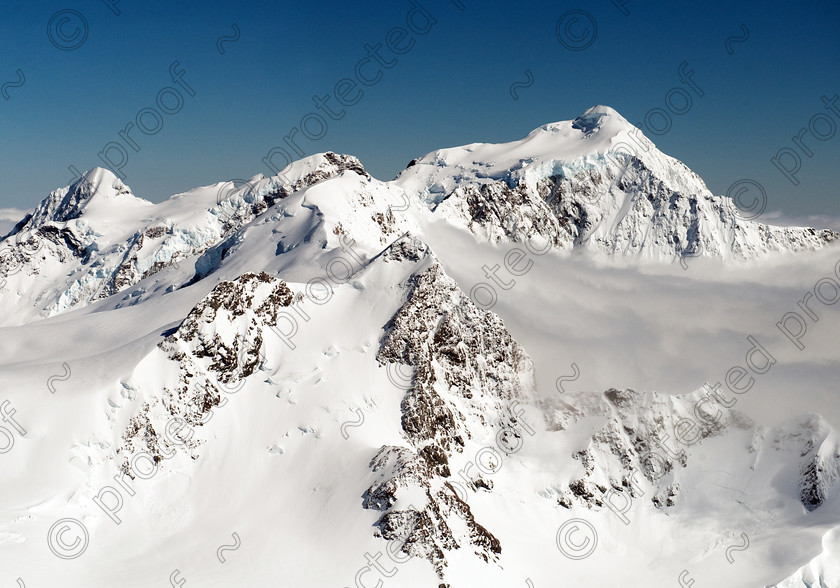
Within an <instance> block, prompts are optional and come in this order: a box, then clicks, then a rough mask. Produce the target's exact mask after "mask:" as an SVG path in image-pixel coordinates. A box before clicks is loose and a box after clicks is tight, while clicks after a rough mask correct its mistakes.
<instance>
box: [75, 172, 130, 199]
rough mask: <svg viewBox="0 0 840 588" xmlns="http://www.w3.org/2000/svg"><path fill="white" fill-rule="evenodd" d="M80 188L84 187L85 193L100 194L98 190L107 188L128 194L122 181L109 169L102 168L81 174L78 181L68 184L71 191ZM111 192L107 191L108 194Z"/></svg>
mask: <svg viewBox="0 0 840 588" xmlns="http://www.w3.org/2000/svg"><path fill="white" fill-rule="evenodd" d="M82 186H86V187H87V188H86V192H88V193H89V194H95V193H97V192H100V188H109V189H113V190H115V191H116V192H117V193H119V192H128V191H129V190H128V188H127V187H126V186H125V184H123V183H122V181H121V180H120V179H119V178H118V177H117V176H116V175H115V174H114V172H112V171H111V170H109V169H105V168H104V167H94V168H91V169H89V170H87V171H86V172H85V173H83V174H82V175H81V176H80V177H79V179H78V180H76V181H75V182H73V183H72V184H70V188H71V191H74V190H78V189H79V188H81V187H82ZM110 191H111V190H108V192H110Z"/></svg>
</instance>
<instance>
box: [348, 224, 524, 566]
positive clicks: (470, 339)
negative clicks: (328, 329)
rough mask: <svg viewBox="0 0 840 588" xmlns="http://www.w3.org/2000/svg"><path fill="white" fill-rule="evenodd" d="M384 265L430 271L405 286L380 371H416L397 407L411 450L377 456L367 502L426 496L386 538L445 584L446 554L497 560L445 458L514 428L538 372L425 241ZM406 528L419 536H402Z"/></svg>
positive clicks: (497, 548)
mask: <svg viewBox="0 0 840 588" xmlns="http://www.w3.org/2000/svg"><path fill="white" fill-rule="evenodd" d="M380 258H381V259H382V260H383V261H384V262H385V263H393V262H409V263H410V262H415V263H416V262H418V261H420V262H426V263H425V265H427V267H426V268H425V269H422V270H420V271H417V272H416V273H414V274H413V275H412V276H411V278H410V279H409V280H408V283H407V287H408V296H407V300H406V302H405V303H404V304H403V306H402V307H401V308H400V309H399V311H398V312H397V313H396V314H395V315H394V317H393V318H392V319H391V320H390V321H389V323H388V324H387V325H386V326H385V331H386V335H385V337H384V338H383V340H382V344H381V347H380V350H379V353H378V355H377V358H378V360H379V361H380V362H381V363H383V364H384V363H389V362H398V363H403V364H406V365H408V366H410V367H412V368H413V369H414V375H413V378H412V381H411V385H410V387H409V389H408V390H407V391H406V394H405V397H404V398H403V401H402V404H401V409H402V429H403V432H404V434H405V437H406V439H407V441H408V443H409V444H410V445H411V447H412V449H406V448H393V447H383V448H382V449H381V450H380V452H379V453H378V454H377V456H376V457H375V458H374V460H373V461H372V462H371V468H372V469H373V471H374V472H375V473H379V480H378V482H377V483H376V484H374V485H373V486H371V488H369V489H368V491H367V492H366V493H365V502H364V506H365V508H373V509H376V510H386V511H387V509H389V508H390V507H391V506H392V505H393V504H394V502H395V496H396V494H397V492H398V490H399V489H400V488H410V487H419V488H421V489H423V491H424V492H425V494H426V497H427V505H426V507H425V508H424V509H423V510H422V511H421V512H419V513H416V512H415V513H412V512H407V511H404V510H403V511H387V512H386V513H385V514H384V515H383V516H382V517H381V518H380V519H379V522H378V526H379V528H380V530H381V532H382V535H383V536H384V537H386V538H388V537H391V536H394V537H396V536H399V535H400V534H402V535H403V536H404V535H406V534H407V535H409V537H410V538H409V540H408V541H407V543H406V547H405V551H406V553H412V554H414V555H417V554H420V555H423V556H424V557H426V558H428V559H430V560H431V561H432V562H433V563H434V565H435V568H436V570H437V572H438V574H439V575H440V577H441V578H443V576H444V569H445V567H446V560H445V556H444V551H445V550H449V549H454V548H458V547H462V546H466V545H471V546H472V548H473V549H474V551H475V553H476V554H477V555H478V556H479V557H481V558H482V559H484V560H485V561H496V560H497V558H498V555H499V553H500V552H501V545H500V544H499V542H498V540H496V538H495V537H493V535H492V534H491V533H490V532H489V531H488V530H487V529H485V528H484V527H482V526H481V525H479V524H478V523H477V522H476V521H475V520H474V518H473V516H472V513H471V512H470V510H469V506H468V505H467V504H466V503H464V502H463V501H461V500H460V499H459V498H458V496H457V494H456V493H455V491H454V490H453V488H452V486H451V485H450V484H448V483H446V482H445V480H446V479H447V478H449V477H450V475H451V472H450V469H449V458H450V457H451V456H452V455H453V454H455V453H459V452H461V451H462V450H463V447H464V445H465V442H466V440H467V439H470V438H471V437H472V436H473V435H475V434H483V435H486V434H488V433H490V432H491V431H492V430H493V427H494V426H495V424H496V423H495V422H494V421H495V420H500V421H507V422H511V421H515V420H516V415H515V414H514V410H513V409H514V405H513V403H514V401H515V400H517V399H522V398H523V394H524V387H525V383H527V382H529V381H531V378H532V374H531V371H532V369H533V368H532V365H531V361H530V359H529V358H528V357H527V355H526V354H525V352H524V350H523V349H522V348H521V347H520V346H519V344H518V343H516V341H514V339H513V338H512V337H511V336H510V334H509V333H508V332H507V330H506V329H505V327H504V324H503V323H502V321H501V320H500V319H499V318H498V317H497V316H496V315H494V314H492V313H490V312H487V311H484V310H481V309H479V308H477V307H476V306H475V305H474V304H473V303H472V301H470V300H469V298H468V297H467V296H466V295H465V294H464V293H463V292H462V291H461V290H460V289H459V288H458V286H457V284H455V282H454V281H453V280H452V279H451V278H449V277H448V276H447V275H446V274H445V272H444V271H443V268H442V267H441V265H440V263H439V262H438V261H437V260H436V259H435V258H434V257H433V256H432V255H431V253H429V251H428V248H426V247H425V245H423V244H422V242H420V241H418V240H417V239H415V238H413V237H412V236H411V235H407V236H405V237H403V238H401V239H399V240H398V241H397V242H395V243H394V244H393V245H392V246H391V247H389V248H388V249H387V250H386V251H385V252H383V254H381V256H380ZM420 265H423V264H422V263H421V264H420ZM409 524H410V525H411V526H412V528H413V530H412V531H411V532H410V533H406V532H405V531H406V529H405V526H406V525H409ZM465 526H466V528H464V527H465ZM456 530H460V532H457V531H456Z"/></svg>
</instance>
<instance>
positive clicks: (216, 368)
mask: <svg viewBox="0 0 840 588" xmlns="http://www.w3.org/2000/svg"><path fill="white" fill-rule="evenodd" d="M294 301H295V296H294V295H293V293H292V291H291V290H289V288H288V286H287V285H286V283H285V282H283V281H282V280H278V279H276V278H272V277H271V276H269V275H268V274H266V273H264V272H263V273H260V274H253V273H246V274H243V275H242V276H240V277H239V278H238V279H237V280H235V281H231V282H221V283H220V284H218V285H217V286H216V287H215V288H214V289H213V290H212V291H211V292H210V293H209V294H208V295H207V296H206V297H205V298H204V299H203V300H202V301H201V302H199V303H198V304H197V305H196V306H195V307H194V308H193V309H192V310H191V311H190V313H189V315H188V316H187V317H186V319H184V321H183V322H182V323H181V325H180V326H179V327H178V329H177V330H176V331H175V332H174V333H172V334H171V335H169V336H167V337H166V338H165V339H164V340H163V341H161V343H160V345H159V348H160V350H161V351H163V352H164V353H165V354H166V356H167V357H168V358H169V359H170V360H172V361H173V362H176V364H177V372H178V382H177V385H176V386H175V387H173V388H169V387H166V388H164V390H163V391H162V392H161V393H160V394H159V395H154V396H153V397H152V398H151V400H150V401H149V402H147V403H146V404H145V405H144V407H143V409H142V411H141V412H140V413H139V414H138V415H136V416H135V417H133V418H132V420H131V423H130V424H129V426H128V427H127V428H126V430H125V432H124V433H123V444H122V446H121V447H120V448H119V450H118V452H117V453H118V454H119V455H123V456H130V455H132V454H134V453H136V452H137V451H146V452H148V453H150V454H151V455H152V456H153V457H154V458H155V460H156V461H157V460H159V459H162V456H163V454H164V453H167V454H169V453H171V451H172V450H173V447H174V445H173V443H172V441H171V440H169V439H168V438H167V437H166V436H165V435H163V434H162V432H163V430H164V428H165V427H166V426H167V423H169V422H170V421H171V420H172V419H173V418H175V419H178V420H179V421H180V422H183V423H186V424H187V425H190V426H201V425H203V424H204V423H206V422H207V421H208V420H209V418H210V416H211V415H210V413H211V411H212V410H213V408H214V407H215V406H218V405H219V404H220V403H221V402H224V401H223V400H222V396H223V395H224V394H228V393H235V392H236V391H238V389H239V388H241V387H242V385H244V381H245V378H247V377H248V376H250V375H251V374H253V373H254V372H255V371H256V370H257V368H258V366H259V365H260V363H261V361H262V360H263V354H264V348H263V330H264V329H266V328H267V327H269V326H270V325H274V324H275V323H276V322H277V314H278V312H280V310H281V309H283V308H287V307H289V306H290V305H292V304H293V303H294ZM195 443H196V441H195V440H194V441H193V444H192V445H191V448H193V449H194V448H195V447H196V445H195ZM126 459H127V458H126ZM122 468H123V471H124V472H125V473H126V474H129V475H130V472H129V470H128V463H127V461H124V463H123V464H122Z"/></svg>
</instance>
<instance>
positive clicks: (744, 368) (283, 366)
mask: <svg viewBox="0 0 840 588" xmlns="http://www.w3.org/2000/svg"><path fill="white" fill-rule="evenodd" d="M748 216H749V215H746V214H743V213H741V212H740V211H739V210H738V208H737V207H736V206H735V205H734V204H733V202H732V201H731V200H729V199H728V198H726V197H723V196H716V195H713V194H712V193H711V192H710V191H709V190H708V189H707V187H706V186H705V184H704V183H703V181H702V180H701V179H700V178H699V177H698V176H697V175H696V174H694V173H693V172H692V171H691V170H690V169H688V168H687V167H686V166H685V165H684V164H682V163H681V162H679V161H678V160H676V159H673V158H672V157H669V156H667V155H665V154H663V153H661V152H659V151H658V150H657V149H656V147H655V145H654V144H653V143H652V142H651V141H650V140H648V139H647V138H646V137H644V136H643V135H642V134H641V133H640V132H639V131H638V129H635V127H633V126H632V125H630V124H629V123H628V122H627V121H626V120H625V119H624V118H623V117H621V115H620V114H618V113H617V112H615V111H614V110H613V109H611V108H609V107H606V106H596V107H593V108H591V109H589V110H587V111H586V112H584V113H583V114H582V115H580V116H579V117H577V118H575V119H573V120H570V121H563V122H557V123H551V124H548V125H545V126H543V127H540V128H538V129H536V130H534V131H533V132H531V133H530V134H528V135H527V136H526V137H525V138H524V139H522V140H520V141H514V142H511V143H506V144H499V145H491V144H471V145H466V146H462V147H454V148H449V149H440V150H438V151H435V152H433V153H430V154H428V155H426V156H424V157H420V158H418V159H416V160H414V161H413V162H412V163H411V164H410V165H409V167H408V168H406V169H405V170H404V171H403V172H402V173H401V174H400V175H399V176H398V177H397V178H396V179H395V180H393V181H390V182H383V181H380V180H377V179H376V178H373V177H371V176H370V175H369V174H368V173H367V172H366V171H365V169H364V167H363V165H362V163H361V162H360V161H359V160H358V159H356V158H355V157H352V156H348V155H338V154H335V153H332V152H327V153H322V154H318V155H314V156H311V157H307V158H305V159H303V160H300V161H297V162H295V163H293V164H291V165H290V166H289V167H288V168H287V169H286V170H284V172H283V174H282V175H278V176H275V177H272V178H265V177H263V176H255V177H254V178H253V179H252V180H251V181H250V182H248V183H247V184H245V185H243V186H238V185H236V184H234V183H232V182H219V183H215V184H212V185H208V186H204V187H199V188H196V189H194V190H191V191H189V192H186V193H183V194H177V195H174V196H172V197H171V198H170V199H169V200H167V201H165V202H162V203H159V204H153V203H151V202H148V201H146V200H144V199H142V198H140V197H138V196H136V195H134V194H133V193H132V192H131V190H130V188H129V187H128V186H126V185H125V184H123V183H122V182H121V181H120V180H119V179H118V178H117V177H116V176H114V175H113V174H112V173H111V172H110V171H108V170H104V169H101V168H96V169H93V170H90V171H88V172H87V173H85V174H84V175H83V176H82V178H81V179H80V180H79V181H77V182H76V183H74V184H73V185H71V186H67V187H64V188H61V189H57V190H55V191H53V192H52V193H51V194H49V195H48V196H47V197H46V198H44V200H42V201H41V202H40V204H39V205H38V206H37V207H36V208H35V209H34V210H33V211H32V212H31V213H29V214H26V215H25V216H23V217H22V218H21V219H19V222H17V224H16V225H15V227H14V229H12V231H11V232H10V233H9V234H8V235H7V236H6V237H5V238H4V239H3V240H2V242H0V305H2V313H0V333H2V335H3V337H2V338H0V350H2V353H0V357H2V360H0V362H2V365H0V378H2V392H0V420H2V422H0V460H2V462H3V466H4V467H3V468H2V473H0V476H2V492H0V561H1V562H2V565H0V583H2V584H3V585H10V586H13V585H16V584H17V585H19V586H24V585H25V586H55V585H61V586H66V587H68V588H72V587H77V586H78V587H83V586H84V587H86V588H87V587H90V586H102V587H106V586H125V587H128V588H130V587H140V586H144V587H145V586H153V585H158V586H167V585H168V586H208V587H213V586H219V587H222V586H224V587H228V586H254V587H263V586H265V587H276V586H284V587H285V586H288V587H293V588H297V587H301V586H312V587H321V586H323V587H357V588H364V587H368V588H370V587H373V586H376V587H377V588H382V587H390V586H395V587H396V586H400V587H427V586H433V587H440V586H448V587H450V588H459V587H465V588H466V587H473V586H499V587H503V586H504V587H509V586H522V587H526V586H531V587H533V588H540V587H545V586H558V585H560V586H562V585H570V586H580V585H586V586H611V585H622V586H639V587H642V586H644V587H649V586H691V585H695V586H697V587H702V586H728V587H744V588H747V587H750V588H760V587H766V586H779V587H785V588H788V587H810V586H824V587H831V586H840V535H838V532H840V435H838V429H837V425H838V423H840V403H838V402H837V398H838V396H837V395H838V389H837V386H838V381H840V347H838V345H837V334H836V333H837V328H838V320H840V318H838V316H837V308H838V306H837V305H836V302H837V301H838V300H840V247H838V245H837V243H838V234H837V233H835V232H833V231H831V230H827V229H814V228H807V227H782V226H772V225H767V224H764V223H762V222H760V221H759V220H756V219H752V218H747V217H748Z"/></svg>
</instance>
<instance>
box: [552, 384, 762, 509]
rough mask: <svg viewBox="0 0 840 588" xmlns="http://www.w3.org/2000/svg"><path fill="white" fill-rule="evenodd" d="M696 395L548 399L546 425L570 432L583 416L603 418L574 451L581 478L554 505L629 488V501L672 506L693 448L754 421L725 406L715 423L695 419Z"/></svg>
mask: <svg viewBox="0 0 840 588" xmlns="http://www.w3.org/2000/svg"><path fill="white" fill-rule="evenodd" d="M699 398H701V394H699V393H695V394H691V395H687V396H682V397H677V396H662V395H659V394H656V393H647V394H644V393H640V392H636V391H634V390H630V389H626V390H617V389H610V390H607V391H605V392H604V393H603V394H602V395H597V396H592V395H583V394H572V395H569V397H568V398H566V397H564V399H561V400H559V401H556V402H554V403H551V404H548V403H545V404H544V408H545V409H546V415H547V417H546V418H547V425H548V427H549V428H550V429H553V430H558V431H560V430H564V429H567V428H569V427H571V426H573V425H574V423H576V422H578V421H580V420H582V419H584V418H586V417H593V416H598V417H602V418H603V419H605V421H606V422H605V423H604V425H602V426H601V427H600V428H599V429H597V430H596V431H595V433H594V434H593V435H592V436H591V438H590V439H589V442H588V444H587V446H586V447H585V448H584V449H581V450H578V451H576V452H575V453H573V454H572V455H571V457H572V458H573V459H575V460H577V461H579V462H580V463H581V465H582V466H583V469H584V475H583V476H582V477H580V478H577V479H574V480H572V481H571V482H570V483H568V484H567V485H566V489H565V490H562V491H559V492H558V493H557V498H556V500H557V503H558V504H560V505H561V506H563V507H566V508H572V507H573V506H574V505H575V504H581V505H583V506H586V507H587V508H593V507H602V506H604V501H605V495H606V494H607V493H609V492H619V493H621V492H626V493H627V494H628V495H629V496H630V497H631V498H637V497H646V498H648V499H649V500H651V502H652V503H653V505H654V506H656V507H657V508H667V507H671V506H674V504H676V498H677V495H678V492H679V488H680V483H679V479H680V474H679V470H681V469H683V468H686V467H687V466H688V460H689V455H690V447H691V446H692V445H695V444H697V443H702V442H703V440H704V439H707V438H709V437H715V436H721V435H723V434H725V432H726V431H727V429H745V428H749V427H750V426H751V424H750V423H749V422H748V421H747V420H745V419H744V417H742V416H741V415H739V414H738V413H737V412H734V411H730V410H726V409H724V410H722V411H721V416H720V417H719V418H718V420H717V421H715V422H712V421H698V420H697V419H696V417H695V413H694V411H693V409H694V406H695V404H696V403H697V401H698V399H699ZM691 423H694V428H692V427H691V426H690V425H691Z"/></svg>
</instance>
